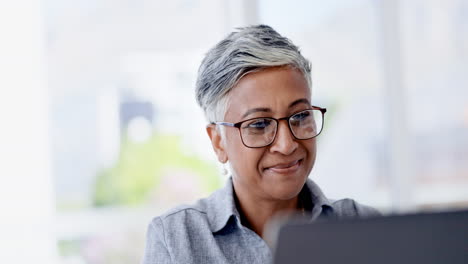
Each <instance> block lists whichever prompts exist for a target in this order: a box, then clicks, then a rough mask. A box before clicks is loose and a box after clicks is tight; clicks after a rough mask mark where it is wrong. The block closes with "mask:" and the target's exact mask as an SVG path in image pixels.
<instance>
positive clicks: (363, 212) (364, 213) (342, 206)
mask: <svg viewBox="0 0 468 264" xmlns="http://www.w3.org/2000/svg"><path fill="white" fill-rule="evenodd" d="M329 201H330V203H331V206H332V208H333V211H334V212H335V214H336V215H337V216H338V217H339V218H346V217H372V216H381V215H382V214H381V213H380V212H379V211H378V210H377V209H375V208H373V207H371V206H368V205H364V204H361V203H358V202H356V201H355V200H353V199H349V198H345V199H340V200H333V199H329Z"/></svg>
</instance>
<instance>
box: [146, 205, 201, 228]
mask: <svg viewBox="0 0 468 264" xmlns="http://www.w3.org/2000/svg"><path fill="white" fill-rule="evenodd" d="M206 199H207V198H203V199H200V200H198V201H196V202H195V203H193V204H182V205H178V206H176V207H174V208H171V209H169V210H167V211H166V212H164V213H162V214H160V215H158V216H156V217H154V218H153V219H152V221H151V223H152V224H154V225H155V226H156V227H158V228H164V229H170V230H182V229H185V228H187V227H190V226H196V227H200V226H203V225H204V224H207V221H208V219H207V210H206V209H207V208H206Z"/></svg>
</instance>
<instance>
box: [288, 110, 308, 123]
mask: <svg viewBox="0 0 468 264" xmlns="http://www.w3.org/2000/svg"><path fill="white" fill-rule="evenodd" d="M309 116H310V113H309V111H304V112H300V113H297V114H295V115H293V116H292V120H293V121H302V120H304V119H306V118H308V117H309Z"/></svg>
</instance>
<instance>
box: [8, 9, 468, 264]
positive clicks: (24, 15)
mask: <svg viewBox="0 0 468 264" xmlns="http://www.w3.org/2000/svg"><path fill="white" fill-rule="evenodd" d="M286 3H287V4H286ZM257 23H266V24H269V25H271V26H273V27H274V28H275V29H276V30H278V31H279V32H280V33H281V34H284V35H286V36H288V37H289V38H290V39H292V40H293V42H294V43H296V44H298V45H299V46H300V47H301V49H302V51H303V53H304V55H305V56H306V57H308V58H309V59H310V60H311V61H312V64H313V77H312V78H313V103H314V104H316V105H319V106H322V107H326V108H327V109H328V112H327V114H326V120H325V129H324V131H323V133H322V135H321V136H320V139H319V149H318V160H317V162H316V166H315V168H314V170H313V172H312V174H311V177H312V178H313V179H314V180H316V181H317V182H318V183H319V184H320V185H321V186H322V188H323V189H324V191H325V193H326V194H327V195H328V196H329V197H334V198H340V197H352V198H354V199H356V200H358V201H360V202H362V203H366V204H369V205H372V206H375V207H377V208H379V209H381V210H382V211H384V212H392V211H393V212H402V211H403V212H405V211H415V210H440V209H453V208H461V207H464V208H466V207H468V192H467V190H468V136H467V135H468V89H467V88H468V63H467V61H468V60H467V59H468V1H465V0H410V1H396V0H395V1H392V0H354V1H339V0H331V1H318V0H316V1H309V0H296V1H280V0H276V1H268V0H191V1H188V0H174V1H167V0H166V1H163V0H153V1H150V0H112V1H111V0H80V1H72V0H43V1H34V0H18V1H0V38H1V40H0V177H1V178H0V179H1V183H0V217H1V223H2V224H1V227H0V249H1V250H0V263H33V262H34V263H57V264H58V263H60V264H85V263H86V264H104V263H113V264H120V263H122V264H123V263H138V262H139V261H140V258H141V256H142V253H143V247H144V243H145V241H144V234H145V230H146V227H147V224H148V223H149V221H150V220H151V218H152V217H153V216H155V215H158V214H160V213H161V212H162V211H164V210H166V209H168V208H169V207H172V206H174V205H176V204H179V203H182V202H192V201H194V200H195V199H196V198H199V197H203V196H206V195H208V194H209V193H210V192H212V191H213V190H215V189H216V188H218V187H220V186H222V185H223V182H224V180H225V176H222V174H221V173H220V169H219V167H218V165H217V163H216V161H215V158H214V155H213V154H212V150H211V146H210V144H209V141H208V137H207V136H206V135H205V130H204V126H205V122H204V118H203V116H202V113H201V110H200V109H198V107H197V105H196V103H195V99H194V83H195V78H196V72H197V68H198V65H199V63H200V61H201V58H202V56H203V54H204V53H205V52H206V51H207V50H208V49H209V48H210V47H212V46H213V45H214V44H215V43H216V42H217V41H219V40H220V39H221V38H223V37H224V36H225V35H226V34H227V33H228V32H230V31H231V30H232V29H233V28H234V27H238V26H242V25H248V24H257Z"/></svg>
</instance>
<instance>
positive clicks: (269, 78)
mask: <svg viewBox="0 0 468 264" xmlns="http://www.w3.org/2000/svg"><path fill="white" fill-rule="evenodd" d="M310 97H311V92H310V88H309V86H308V83H307V81H306V79H305V77H304V75H303V74H302V73H301V72H300V71H299V70H297V69H295V68H292V67H289V66H288V67H273V68H268V69H265V70H261V71H258V72H252V73H249V74H247V75H246V76H244V77H243V78H242V79H241V80H240V81H239V82H238V83H237V85H236V86H234V88H233V89H232V90H231V92H230V93H229V100H228V106H227V109H226V110H227V111H226V118H228V117H232V118H239V117H241V116H242V115H243V114H244V113H245V112H246V111H248V110H250V109H253V108H266V109H270V110H271V112H272V113H273V114H285V113H287V112H288V111H289V110H291V109H289V106H290V104H291V103H292V102H294V101H297V100H299V99H307V100H308V101H309V102H310V99H311V98H310Z"/></svg>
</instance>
